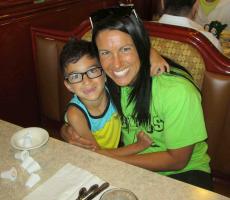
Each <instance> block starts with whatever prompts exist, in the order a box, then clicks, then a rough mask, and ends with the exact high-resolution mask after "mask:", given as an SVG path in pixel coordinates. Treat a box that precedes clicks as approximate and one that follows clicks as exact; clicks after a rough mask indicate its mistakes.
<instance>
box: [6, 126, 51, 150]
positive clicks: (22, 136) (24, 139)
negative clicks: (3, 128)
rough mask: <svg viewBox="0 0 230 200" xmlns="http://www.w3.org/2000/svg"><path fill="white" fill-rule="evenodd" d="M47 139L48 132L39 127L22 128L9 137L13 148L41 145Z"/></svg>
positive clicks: (26, 148)
mask: <svg viewBox="0 0 230 200" xmlns="http://www.w3.org/2000/svg"><path fill="white" fill-rule="evenodd" d="M48 139H49V134H48V132H47V131H46V130H45V129H43V128H39V127H30V128H24V129H22V130H20V131H18V132H16V133H15V134H14V135H13V136H12V137H11V141H10V143H11V145H12V146H13V147H14V148H15V149H19V150H30V149H36V148H39V147H41V146H43V145H44V144H45V143H46V142H47V141H48Z"/></svg>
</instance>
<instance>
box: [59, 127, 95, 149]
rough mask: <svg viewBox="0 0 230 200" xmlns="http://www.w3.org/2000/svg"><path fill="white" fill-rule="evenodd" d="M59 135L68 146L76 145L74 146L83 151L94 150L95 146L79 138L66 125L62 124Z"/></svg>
mask: <svg viewBox="0 0 230 200" xmlns="http://www.w3.org/2000/svg"><path fill="white" fill-rule="evenodd" d="M60 133H61V136H62V138H63V139H64V140H65V141H66V142H68V143H70V144H73V145H76V146H79V147H82V148H85V149H90V150H95V149H96V146H95V145H93V143H92V142H91V141H89V140H87V139H85V138H83V137H81V136H80V135H79V134H78V133H76V132H75V131H74V129H73V128H72V127H71V126H69V125H68V124H64V125H63V126H62V127H61V130H60Z"/></svg>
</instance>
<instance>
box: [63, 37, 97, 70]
mask: <svg viewBox="0 0 230 200" xmlns="http://www.w3.org/2000/svg"><path fill="white" fill-rule="evenodd" d="M85 55H87V56H89V57H90V58H96V59H97V57H96V54H95V51H94V50H93V48H92V45H91V42H89V41H85V40H76V39H75V38H70V39H69V41H68V42H67V43H66V44H65V45H64V47H63V49H62V51H61V54H60V60H59V61H60V68H61V71H62V73H64V72H65V68H66V67H67V66H68V65H69V64H70V63H76V62H78V61H79V60H80V59H81V58H82V57H83V56H85Z"/></svg>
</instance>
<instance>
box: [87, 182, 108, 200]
mask: <svg viewBox="0 0 230 200" xmlns="http://www.w3.org/2000/svg"><path fill="white" fill-rule="evenodd" d="M108 187H109V183H108V182H104V183H102V184H101V185H100V186H99V187H98V188H96V189H95V190H93V192H92V193H91V194H90V195H89V196H87V197H86V198H85V199H84V200H91V199H93V198H94V197H96V196H97V195H98V194H100V193H101V192H102V191H104V190H105V189H106V188H108Z"/></svg>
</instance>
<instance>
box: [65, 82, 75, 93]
mask: <svg viewBox="0 0 230 200" xmlns="http://www.w3.org/2000/svg"><path fill="white" fill-rule="evenodd" d="M64 85H65V86H66V88H67V89H68V90H69V91H70V92H72V93H74V90H73V89H72V87H71V85H70V84H69V83H68V82H67V81H66V80H64Z"/></svg>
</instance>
